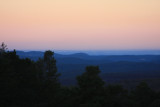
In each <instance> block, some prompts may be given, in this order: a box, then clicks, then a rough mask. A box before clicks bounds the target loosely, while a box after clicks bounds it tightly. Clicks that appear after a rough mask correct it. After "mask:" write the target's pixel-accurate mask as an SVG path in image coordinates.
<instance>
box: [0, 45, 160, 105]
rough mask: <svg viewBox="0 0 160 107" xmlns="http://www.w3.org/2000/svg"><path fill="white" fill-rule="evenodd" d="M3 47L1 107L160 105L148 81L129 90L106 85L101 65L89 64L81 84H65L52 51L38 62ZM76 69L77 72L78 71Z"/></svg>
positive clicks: (0, 56)
mask: <svg viewBox="0 0 160 107" xmlns="http://www.w3.org/2000/svg"><path fill="white" fill-rule="evenodd" d="M6 49H7V48H6V45H5V44H2V45H1V47H0V107H160V92H155V91H154V90H152V89H151V88H150V87H149V86H148V85H147V84H146V83H144V82H142V83H140V84H139V85H138V86H137V87H135V89H133V90H131V91H128V90H126V89H124V88H123V87H122V86H120V85H106V84H107V83H106V84H105V82H104V81H103V80H102V79H101V78H100V77H99V73H100V70H99V67H98V66H87V67H86V72H84V73H83V74H82V75H80V76H77V86H72V87H71V86H70V87H65V86H62V85H61V84H60V83H59V81H58V78H59V76H60V74H59V73H58V72H57V67H56V60H55V59H54V53H53V52H52V51H46V52H45V53H44V57H43V58H41V59H39V60H38V61H36V62H34V61H32V60H30V59H28V58H26V59H20V58H19V56H17V55H16V51H15V50H14V51H13V52H9V51H6ZM75 72H76V71H75Z"/></svg>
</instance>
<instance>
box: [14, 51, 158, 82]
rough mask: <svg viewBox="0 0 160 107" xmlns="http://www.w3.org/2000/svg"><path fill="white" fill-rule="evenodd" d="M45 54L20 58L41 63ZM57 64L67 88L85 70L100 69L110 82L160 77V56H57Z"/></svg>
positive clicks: (22, 54) (29, 54) (24, 53)
mask: <svg viewBox="0 0 160 107" xmlns="http://www.w3.org/2000/svg"><path fill="white" fill-rule="evenodd" d="M43 54H44V52H41V51H30V52H24V51H17V55H19V56H20V58H30V59H31V60H34V61H37V60H38V59H39V58H41V57H43ZM54 57H55V59H56V61H57V68H58V72H60V73H61V74H62V75H61V76H60V81H61V82H62V84H64V85H71V84H72V85H73V84H76V80H75V78H76V76H77V75H80V74H82V72H84V71H85V67H86V66H89V65H96V66H99V67H100V70H101V71H102V72H101V77H102V78H103V79H104V80H105V81H106V82H113V81H115V80H118V81H119V80H123V79H129V78H131V79H146V78H149V79H150V78H160V55H88V54H85V53H75V54H69V55H62V54H57V53H55V54H54Z"/></svg>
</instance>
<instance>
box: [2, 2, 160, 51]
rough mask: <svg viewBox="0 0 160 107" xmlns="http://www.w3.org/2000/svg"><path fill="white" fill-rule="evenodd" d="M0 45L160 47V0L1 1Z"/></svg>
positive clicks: (30, 47)
mask: <svg viewBox="0 0 160 107" xmlns="http://www.w3.org/2000/svg"><path fill="white" fill-rule="evenodd" d="M0 42H5V43H6V44H7V45H8V48H9V49H18V50H46V49H53V50H63V49H64V50H121V49H122V50H126V49H160V0H0Z"/></svg>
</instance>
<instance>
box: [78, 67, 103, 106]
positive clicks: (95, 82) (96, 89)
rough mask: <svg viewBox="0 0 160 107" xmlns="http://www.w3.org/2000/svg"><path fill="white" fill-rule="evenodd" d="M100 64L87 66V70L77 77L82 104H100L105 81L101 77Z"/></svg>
mask: <svg viewBox="0 0 160 107" xmlns="http://www.w3.org/2000/svg"><path fill="white" fill-rule="evenodd" d="M99 73H100V70H99V67H98V66H88V67H86V72H84V73H83V74H82V75H81V76H78V77H77V82H78V86H79V92H80V96H81V106H84V107H86V106H93V105H95V106H96V107H98V106H100V104H99V103H100V100H101V97H102V96H101V95H102V94H103V89H104V84H105V83H104V81H103V80H102V79H101V78H100V77H99Z"/></svg>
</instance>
